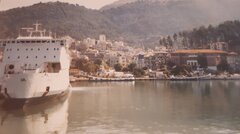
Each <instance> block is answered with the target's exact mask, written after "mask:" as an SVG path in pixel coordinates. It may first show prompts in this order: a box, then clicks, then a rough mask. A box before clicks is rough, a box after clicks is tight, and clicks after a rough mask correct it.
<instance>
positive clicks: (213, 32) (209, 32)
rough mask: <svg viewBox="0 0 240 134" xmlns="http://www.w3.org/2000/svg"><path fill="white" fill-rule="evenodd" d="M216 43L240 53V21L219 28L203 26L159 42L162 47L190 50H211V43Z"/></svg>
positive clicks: (225, 23) (230, 22)
mask: <svg viewBox="0 0 240 134" xmlns="http://www.w3.org/2000/svg"><path fill="white" fill-rule="evenodd" d="M216 42H226V43H228V44H229V49H230V50H231V51H236V52H240V21H239V20H234V21H226V22H224V23H222V24H219V25H217V26H212V25H209V26H208V27H205V26H201V27H198V28H194V29H193V30H191V31H182V32H179V33H175V34H173V35H172V36H167V37H164V38H161V39H160V40H159V44H160V45H165V46H167V47H172V46H173V45H174V43H175V44H176V45H181V46H184V47H185V48H190V49H191V48H193V49H194V48H209V45H210V44H211V43H216Z"/></svg>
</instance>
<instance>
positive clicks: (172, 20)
mask: <svg viewBox="0 0 240 134" xmlns="http://www.w3.org/2000/svg"><path fill="white" fill-rule="evenodd" d="M239 6H240V1H239V0H227V1H226V0H211V1H209V0H168V1H166V0H165V1H163V0H162V1H157V0H155V1H152V0H141V1H136V2H130V3H127V4H124V5H121V6H119V7H116V8H110V9H108V10H103V11H102V12H103V14H105V16H107V18H109V19H110V20H111V21H112V22H113V23H114V24H116V25H117V26H118V27H119V28H120V32H121V33H123V37H125V38H130V39H131V38H132V39H142V40H144V41H146V40H152V39H151V38H153V39H156V38H157V37H158V38H159V37H160V36H165V35H168V34H173V33H174V32H178V31H182V30H191V29H192V28H194V27H197V26H201V25H209V24H212V25H216V24H218V23H220V22H224V21H226V20H235V19H240V14H239V12H240V8H238V7H239Z"/></svg>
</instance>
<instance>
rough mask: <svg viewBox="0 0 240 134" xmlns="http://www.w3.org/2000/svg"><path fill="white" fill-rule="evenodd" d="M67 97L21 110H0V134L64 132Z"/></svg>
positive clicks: (52, 133) (54, 133)
mask: <svg viewBox="0 0 240 134" xmlns="http://www.w3.org/2000/svg"><path fill="white" fill-rule="evenodd" d="M68 105H69V104H68V99H67V100H65V101H63V102H59V101H52V102H48V103H45V104H40V105H37V106H29V107H25V108H24V109H22V110H12V111H6V110H3V109H2V110H0V117H1V122H0V134H65V133H66V131H67V126H68Z"/></svg>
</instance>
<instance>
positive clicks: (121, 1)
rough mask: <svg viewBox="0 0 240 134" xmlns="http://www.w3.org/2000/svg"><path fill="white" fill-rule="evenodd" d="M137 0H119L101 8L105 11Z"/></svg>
mask: <svg viewBox="0 0 240 134" xmlns="http://www.w3.org/2000/svg"><path fill="white" fill-rule="evenodd" d="M136 1H137V0H118V1H115V2H113V3H111V4H109V5H106V6H104V7H102V8H101V9H100V10H102V11H104V10H108V9H112V8H117V7H120V6H123V5H125V4H128V3H132V2H136Z"/></svg>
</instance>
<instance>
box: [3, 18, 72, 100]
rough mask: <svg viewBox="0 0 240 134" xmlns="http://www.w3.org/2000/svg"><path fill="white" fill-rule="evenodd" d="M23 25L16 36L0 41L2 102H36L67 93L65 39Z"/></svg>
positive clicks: (38, 28) (39, 27)
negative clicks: (15, 37) (1, 49)
mask: <svg viewBox="0 0 240 134" xmlns="http://www.w3.org/2000/svg"><path fill="white" fill-rule="evenodd" d="M34 26H35V28H22V29H21V30H22V31H25V33H24V34H23V33H21V34H19V37H18V38H17V39H13V40H0V46H1V48H3V52H2V62H1V65H0V80H1V83H0V94H1V96H4V100H5V104H6V105H7V104H9V103H13V104H17V105H18V104H19V105H24V104H36V102H41V101H43V100H47V99H48V98H52V97H56V96H59V95H60V96H62V95H64V94H67V93H68V87H69V85H70V83H69V67H70V56H69V55H68V52H67V41H66V40H64V39H56V38H53V37H52V36H51V33H50V32H49V34H48V35H47V33H46V30H42V28H41V24H38V23H37V24H34Z"/></svg>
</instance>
